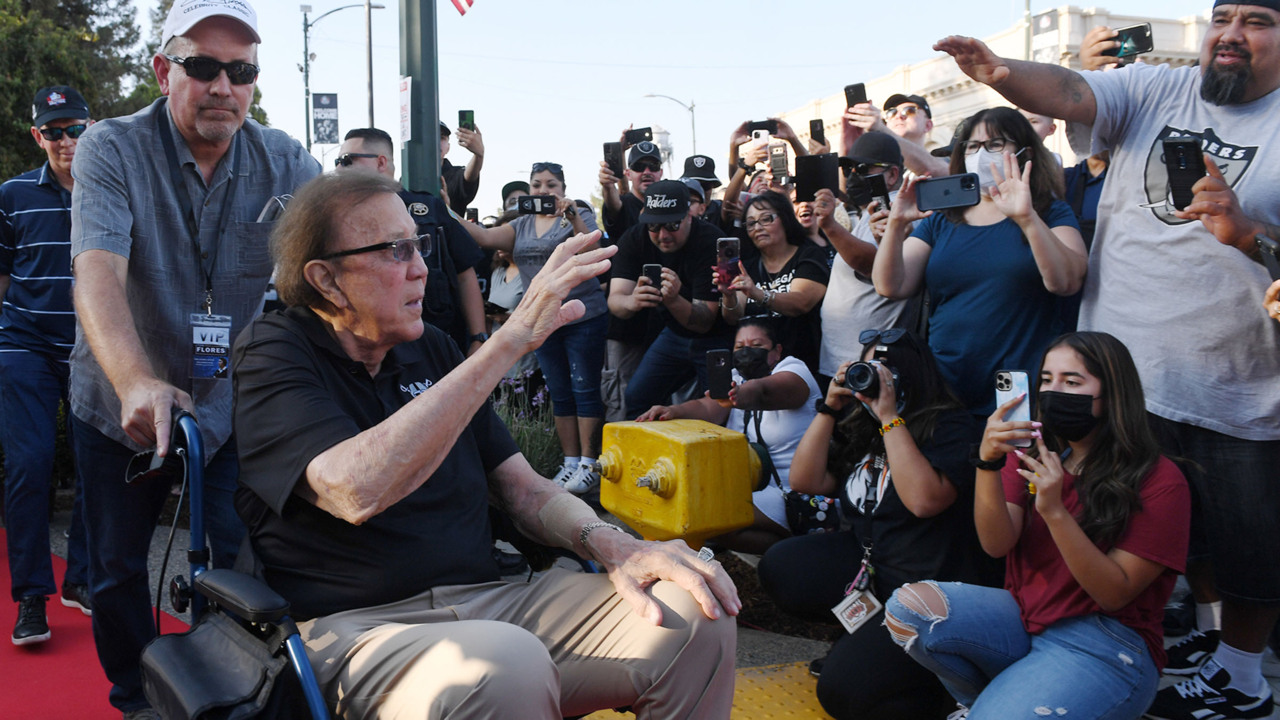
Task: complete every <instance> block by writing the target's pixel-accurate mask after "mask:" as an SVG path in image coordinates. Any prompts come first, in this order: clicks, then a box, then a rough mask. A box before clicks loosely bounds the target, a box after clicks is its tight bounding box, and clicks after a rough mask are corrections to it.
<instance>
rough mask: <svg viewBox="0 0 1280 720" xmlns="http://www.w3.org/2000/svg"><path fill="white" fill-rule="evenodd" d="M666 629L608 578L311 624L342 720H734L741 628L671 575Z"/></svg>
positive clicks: (426, 599) (457, 596)
mask: <svg viewBox="0 0 1280 720" xmlns="http://www.w3.org/2000/svg"><path fill="white" fill-rule="evenodd" d="M649 593H650V595H651V596H652V597H654V598H655V599H656V600H658V602H659V603H660V604H661V606H662V613H663V622H662V625H661V626H654V625H651V624H650V623H648V622H647V621H646V620H644V619H643V618H641V617H640V616H638V615H636V614H635V613H634V612H633V611H632V609H631V606H630V605H629V604H627V602H626V601H625V600H623V599H622V598H620V597H618V595H617V594H615V593H614V592H613V584H612V583H611V582H610V581H609V579H608V577H606V576H605V575H591V574H583V573H576V572H568V571H563V570H552V571H551V572H549V573H547V574H546V575H544V576H543V577H541V578H539V579H537V580H535V581H534V582H533V583H505V582H497V583H486V584H483V585H467V586H448V587H440V588H435V589H434V590H428V591H427V592H424V593H421V594H420V595H417V596H415V597H412V598H408V599H406V600H402V601H400V602H396V603H391V604H388V605H382V606H379V607H373V608H367V609H361V610H351V611H348V612H343V613H337V614H334V615H329V616H326V617H322V618H317V619H314V620H309V621H307V622H305V623H301V624H300V625H299V628H300V630H301V631H302V638H303V640H304V641H305V642H306V644H307V652H308V654H309V656H310V658H311V665H312V667H313V668H314V669H315V671H316V675H317V677H318V678H319V680H320V685H321V689H322V690H323V692H324V694H325V698H326V700H327V701H328V703H329V705H330V707H334V708H336V715H337V716H338V717H342V718H367V719H370V720H371V719H372V718H379V719H383V720H385V719H389V718H423V717H427V718H451V719H453V718H489V719H492V720H507V719H509V718H521V719H523V718H547V719H548V720H550V719H552V718H555V719H559V718H562V717H564V716H566V715H570V716H572V715H583V714H587V713H591V712H594V711H596V710H601V709H605V708H613V707H622V706H630V707H631V708H632V709H633V711H634V712H635V714H636V716H637V718H653V719H655V720H656V719H658V718H661V719H662V720H677V719H679V718H699V719H702V718H728V717H729V710H730V708H731V706H732V704H733V679H734V652H735V646H736V642H737V640H736V627H735V624H734V621H733V619H732V618H730V617H728V616H725V617H722V618H721V619H720V620H710V619H708V618H707V617H706V616H705V615H703V614H702V610H701V608H700V607H699V606H698V604H697V603H696V602H694V600H693V598H692V597H691V596H690V595H689V593H688V592H686V591H685V590H683V589H681V588H679V587H678V586H676V585H675V584H674V583H669V582H659V583H656V584H655V585H653V586H652V587H651V588H650V589H649Z"/></svg>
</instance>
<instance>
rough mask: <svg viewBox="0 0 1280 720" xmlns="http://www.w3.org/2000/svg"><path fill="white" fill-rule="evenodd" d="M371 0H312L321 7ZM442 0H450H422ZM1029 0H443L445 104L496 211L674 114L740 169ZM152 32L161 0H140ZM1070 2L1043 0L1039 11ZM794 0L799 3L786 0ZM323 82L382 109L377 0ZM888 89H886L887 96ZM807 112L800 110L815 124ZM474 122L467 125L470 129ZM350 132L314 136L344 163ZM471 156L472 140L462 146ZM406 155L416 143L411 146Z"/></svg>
mask: <svg viewBox="0 0 1280 720" xmlns="http://www.w3.org/2000/svg"><path fill="white" fill-rule="evenodd" d="M251 1H252V2H254V5H255V7H256V9H257V11H258V23H259V32H260V34H261V35H262V39H263V42H262V45H261V47H260V48H259V64H260V65H261V66H262V73H261V75H260V76H259V80H258V84H259V86H260V87H261V89H262V106H263V107H264V108H265V109H266V111H267V113H268V117H269V121H270V124H271V125H272V126H273V127H276V128H279V129H281V130H284V131H285V132H287V133H289V134H290V135H292V136H294V137H296V138H298V139H299V141H304V137H305V125H304V118H305V117H306V112H305V110H304V107H305V105H304V99H303V98H304V94H303V92H304V91H303V77H302V72H301V71H300V67H301V64H302V59H303V51H302V47H303V32H302V23H303V15H302V12H301V11H300V10H299V3H297V2H294V1H293V0H270V1H269V2H268V1H267V0H251ZM355 1H356V0H310V4H311V5H312V7H313V11H312V13H311V14H310V16H309V17H310V18H311V19H312V20H314V19H315V18H316V17H318V16H319V15H321V14H323V13H325V12H327V11H329V10H333V9H334V8H338V7H342V6H343V5H346V4H350V3H352V2H355ZM402 1H403V0H381V2H382V4H385V5H386V6H387V7H386V9H383V10H377V9H375V10H373V11H372V18H373V27H372V38H373V43H372V45H373V79H374V83H373V95H374V124H375V125H376V126H377V127H380V128H382V129H384V130H387V131H388V132H390V133H391V135H392V136H393V137H398V134H399V89H398V83H399V78H400V55H399V37H400V29H399V23H400V3H401V2H402ZM422 1H423V2H432V0H422ZM1024 1H1025V0H1003V1H997V2H965V3H961V2H954V0H917V1H916V2H910V1H908V2H878V3H856V4H855V3H851V2H837V1H835V0H825V1H819V0H791V2H788V3H785V4H783V3H778V2H766V1H763V0H735V1H734V2H725V1H724V0H680V1H677V0H646V2H643V3H636V2H620V1H619V0H543V1H540V2H531V1H529V0H473V2H474V5H473V7H472V8H471V9H470V11H468V12H467V14H466V15H465V16H460V15H459V14H458V12H457V10H456V9H455V8H454V6H453V4H452V3H451V2H450V1H449V0H435V2H436V15H437V34H438V38H439V51H440V55H439V79H440V86H439V109H440V117H441V119H443V120H444V121H445V123H446V124H447V125H448V126H449V127H450V128H456V125H457V119H458V110H462V109H467V110H473V111H474V112H475V118H476V125H477V126H478V127H479V129H480V131H481V132H482V134H483V137H484V144H485V159H484V168H483V170H482V173H481V187H480V194H479V195H478V196H477V197H476V199H475V201H474V202H472V203H471V204H472V206H473V207H476V208H478V209H479V211H480V215H481V216H482V217H483V216H485V215H490V214H494V213H495V212H496V210H497V208H498V205H499V204H500V202H501V199H500V198H499V195H498V194H499V192H500V189H501V187H502V185H504V184H505V183H507V182H509V181H511V180H518V179H523V180H528V175H529V167H530V165H531V164H532V163H534V162H541V161H550V162H557V163H560V164H561V165H563V166H564V169H565V175H566V178H565V180H566V189H567V194H568V195H570V196H572V197H575V198H581V199H584V200H585V199H587V198H589V197H590V196H591V194H592V192H598V188H599V185H598V183H597V180H596V173H597V171H598V169H599V161H600V157H601V144H602V143H604V142H607V141H612V140H617V139H618V136H619V134H620V132H621V130H622V129H623V128H625V127H627V126H628V125H631V124H634V125H635V127H644V126H651V127H655V129H656V127H657V126H661V127H663V128H665V129H666V130H667V131H668V132H670V142H671V145H672V150H673V153H672V154H673V157H674V160H673V167H672V168H671V172H670V173H669V175H668V176H669V177H678V176H679V175H680V174H681V170H682V167H683V159H684V158H685V157H686V156H688V155H690V154H692V153H693V145H694V143H693V142H691V135H692V132H691V129H690V113H689V111H688V110H686V109H685V108H683V107H681V106H680V105H679V104H677V103H676V102H673V101H671V100H666V99H662V98H645V97H644V95H646V94H650V93H652V94H661V95H669V96H672V97H674V98H676V99H678V100H679V101H680V102H682V103H684V104H685V105H690V104H692V105H694V114H695V118H694V119H695V122H696V125H697V136H696V145H697V150H698V152H699V153H702V154H706V155H710V156H711V157H713V158H714V159H715V161H716V172H717V175H718V176H719V177H720V179H721V180H727V179H728V175H729V174H728V172H727V168H726V167H725V165H726V163H727V155H728V139H729V134H730V132H731V131H732V130H733V129H734V128H735V127H737V126H738V124H740V123H741V122H743V121H745V120H755V119H764V118H765V117H767V116H770V115H776V114H778V113H781V112H785V111H787V110H791V109H794V108H797V107H800V106H802V105H804V104H805V103H808V102H811V101H813V100H815V99H817V98H821V97H826V96H828V95H831V94H834V93H838V92H840V89H841V88H843V87H844V86H845V85H847V84H850V83H854V82H862V81H867V80H872V79H875V78H879V77H882V76H884V75H887V74H889V73H890V72H891V71H892V70H893V69H894V68H897V67H899V66H901V65H909V64H913V63H917V62H920V61H922V60H926V59H928V58H931V57H934V56H935V53H934V51H933V50H932V49H931V46H932V45H933V43H934V42H935V41H936V40H938V39H940V38H942V37H945V36H947V35H951V34H963V35H972V36H975V37H985V36H989V35H992V34H995V33H997V32H999V31H1001V30H1003V29H1005V28H1008V27H1011V26H1012V25H1013V24H1015V23H1017V22H1018V21H1020V19H1021V18H1022V15H1023V11H1024ZM135 2H136V4H137V6H138V22H139V24H140V26H141V27H142V30H143V32H144V36H148V37H149V23H148V13H149V12H150V11H151V9H152V8H154V7H155V6H156V5H157V2H156V1H155V0H135ZM1061 4H1064V3H1053V2H1048V1H1046V0H1032V2H1031V12H1032V13H1033V14H1035V13H1039V12H1043V11H1045V10H1048V9H1050V8H1053V7H1058V6H1059V5H1061ZM1211 5H1212V3H1211V2H1210V0H1110V2H1107V3H1104V4H1101V5H1099V6H1098V7H1101V8H1105V9H1106V10H1108V11H1110V12H1111V13H1115V14H1124V15H1137V16H1150V17H1161V18H1182V17H1187V16H1190V15H1197V14H1202V13H1203V12H1204V11H1205V10H1207V9H1208V8H1209V7H1210V6H1211ZM779 8H785V12H782V11H780V10H779ZM310 36H311V37H310V48H311V52H312V53H313V54H314V55H315V59H314V61H312V63H311V92H312V93H313V94H314V93H317V92H321V93H325V92H329V93H337V94H338V106H339V125H340V133H341V134H345V133H346V131H347V130H349V129H351V128H355V127H366V126H367V125H368V97H367V91H368V81H367V70H366V63H365V57H366V56H365V37H366V34H365V18H364V9H363V7H362V6H361V7H357V8H351V9H347V10H341V11H338V12H335V13H334V14H332V15H330V16H328V17H326V18H324V19H323V20H321V21H319V22H318V23H317V24H316V25H315V26H313V27H312V28H311V33H310ZM872 100H873V101H883V98H872ZM797 130H800V128H797ZM455 140H456V138H455ZM337 147H338V146H337V145H314V146H313V148H312V151H313V154H314V155H315V156H316V157H317V158H318V159H321V161H322V162H323V163H324V165H325V167H326V168H331V167H332V166H333V159H334V157H335V156H336V154H337V153H336V151H337ZM448 158H449V160H450V161H451V162H453V163H454V164H456V165H463V164H465V163H466V162H467V160H468V159H469V158H470V153H468V152H467V151H466V150H465V149H463V148H460V147H458V146H457V144H456V142H455V143H454V144H453V147H452V149H451V150H450V153H449V155H448ZM397 161H398V158H397Z"/></svg>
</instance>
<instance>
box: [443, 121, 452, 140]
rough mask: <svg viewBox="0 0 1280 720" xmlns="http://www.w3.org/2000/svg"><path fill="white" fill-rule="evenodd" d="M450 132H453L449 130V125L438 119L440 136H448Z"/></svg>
mask: <svg viewBox="0 0 1280 720" xmlns="http://www.w3.org/2000/svg"><path fill="white" fill-rule="evenodd" d="M452 134H453V133H452V132H450V131H449V126H448V125H445V124H444V121H443V120H441V121H440V137H449V136H450V135H452Z"/></svg>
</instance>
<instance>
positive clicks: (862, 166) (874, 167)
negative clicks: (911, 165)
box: [853, 163, 893, 175]
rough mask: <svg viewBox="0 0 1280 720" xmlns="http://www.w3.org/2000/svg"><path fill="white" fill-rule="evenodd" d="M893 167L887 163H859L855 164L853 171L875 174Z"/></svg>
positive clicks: (862, 173) (861, 173) (860, 173)
mask: <svg viewBox="0 0 1280 720" xmlns="http://www.w3.org/2000/svg"><path fill="white" fill-rule="evenodd" d="M891 167H893V166H892V165H888V164H886V163H858V164H856V165H854V166H853V171H854V172H856V173H858V174H859V175H874V174H877V173H881V172H884V171H885V170H888V169H889V168H891Z"/></svg>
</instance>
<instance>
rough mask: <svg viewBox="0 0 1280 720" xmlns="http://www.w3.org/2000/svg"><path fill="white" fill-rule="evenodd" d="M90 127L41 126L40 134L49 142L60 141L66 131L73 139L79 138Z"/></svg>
mask: <svg viewBox="0 0 1280 720" xmlns="http://www.w3.org/2000/svg"><path fill="white" fill-rule="evenodd" d="M88 127H89V126H88V125H68V126H66V127H51V128H40V134H41V135H43V136H44V139H45V140H48V141H49V142H58V141H59V140H61V139H62V135H63V133H66V135H67V137H69V138H71V139H72V140H78V139H79V138H80V136H81V135H83V134H84V131H85V130H86V129H88Z"/></svg>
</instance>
